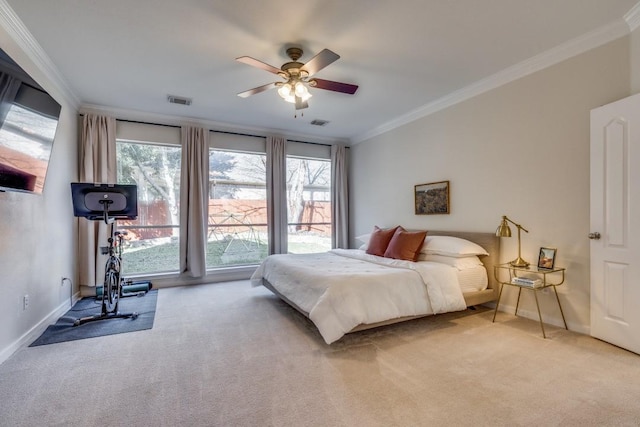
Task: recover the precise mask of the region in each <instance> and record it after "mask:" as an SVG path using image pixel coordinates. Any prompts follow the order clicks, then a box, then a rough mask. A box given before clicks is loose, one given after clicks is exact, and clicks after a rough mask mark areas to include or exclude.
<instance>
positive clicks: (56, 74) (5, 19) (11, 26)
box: [0, 0, 80, 109]
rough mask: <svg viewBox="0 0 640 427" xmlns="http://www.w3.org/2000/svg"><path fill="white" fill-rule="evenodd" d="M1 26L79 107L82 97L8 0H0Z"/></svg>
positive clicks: (75, 105)
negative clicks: (70, 84) (76, 92)
mask: <svg viewBox="0 0 640 427" xmlns="http://www.w3.org/2000/svg"><path fill="white" fill-rule="evenodd" d="M0 26H2V28H4V30H5V31H6V32H7V34H8V35H9V37H11V38H12V39H13V40H14V41H15V42H16V43H17V44H18V46H19V47H20V48H21V49H22V50H23V51H24V53H25V54H26V55H27V56H28V57H29V59H31V61H33V63H34V64H35V65H36V67H38V68H39V69H40V71H42V73H43V74H44V75H45V77H46V78H47V79H49V80H50V81H51V82H52V83H53V84H54V85H56V87H57V89H58V90H59V91H60V93H61V94H62V96H64V97H65V99H66V100H67V102H69V103H70V104H71V105H72V106H73V107H74V108H76V109H77V108H78V106H79V105H80V99H79V98H78V97H77V96H76V94H75V93H74V92H73V90H72V89H71V86H69V83H68V82H67V80H66V79H65V78H64V77H63V76H62V74H61V73H60V71H59V70H58V68H57V67H56V66H55V64H54V63H53V61H51V58H49V56H48V55H47V54H46V53H45V51H44V49H42V46H40V44H39V43H38V42H37V41H36V39H35V38H34V37H33V35H31V33H30V32H29V30H28V29H27V27H26V26H25V25H24V23H23V22H22V20H21V19H20V18H19V17H18V15H16V13H15V12H14V10H13V9H12V8H11V6H9V4H8V3H7V2H6V0H0Z"/></svg>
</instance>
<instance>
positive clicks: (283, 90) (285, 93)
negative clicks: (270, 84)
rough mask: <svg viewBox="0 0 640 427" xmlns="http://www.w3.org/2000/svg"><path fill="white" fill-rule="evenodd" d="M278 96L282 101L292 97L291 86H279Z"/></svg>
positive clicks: (286, 84)
mask: <svg viewBox="0 0 640 427" xmlns="http://www.w3.org/2000/svg"><path fill="white" fill-rule="evenodd" d="M278 95H280V96H281V97H282V99H284V100H286V99H287V98H290V97H292V96H293V94H292V93H291V85H290V84H289V83H285V84H283V85H282V86H280V89H278Z"/></svg>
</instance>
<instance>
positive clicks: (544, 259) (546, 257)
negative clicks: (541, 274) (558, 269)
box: [538, 248, 556, 270]
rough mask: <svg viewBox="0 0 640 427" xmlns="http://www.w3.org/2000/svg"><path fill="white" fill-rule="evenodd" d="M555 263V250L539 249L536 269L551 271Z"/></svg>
mask: <svg viewBox="0 0 640 427" xmlns="http://www.w3.org/2000/svg"><path fill="white" fill-rule="evenodd" d="M555 263H556V249H553V248H540V255H539V256H538V268H541V269H544V270H552V269H553V266H554V265H555Z"/></svg>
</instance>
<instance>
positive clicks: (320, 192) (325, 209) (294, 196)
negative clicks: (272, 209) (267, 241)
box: [287, 156, 331, 253]
mask: <svg viewBox="0 0 640 427" xmlns="http://www.w3.org/2000/svg"><path fill="white" fill-rule="evenodd" d="M287 211H288V215H287V218H288V224H289V235H288V242H287V245H288V248H289V253H313V252H325V251H328V250H329V249H331V161H330V160H319V159H311V158H302V157H294V156H287Z"/></svg>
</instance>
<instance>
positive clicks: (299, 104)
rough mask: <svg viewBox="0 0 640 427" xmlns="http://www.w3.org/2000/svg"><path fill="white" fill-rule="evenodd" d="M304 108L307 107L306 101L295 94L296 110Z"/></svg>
mask: <svg viewBox="0 0 640 427" xmlns="http://www.w3.org/2000/svg"><path fill="white" fill-rule="evenodd" d="M305 108H309V104H308V103H307V101H303V100H302V98H300V97H299V96H296V110H302V109H305Z"/></svg>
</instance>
